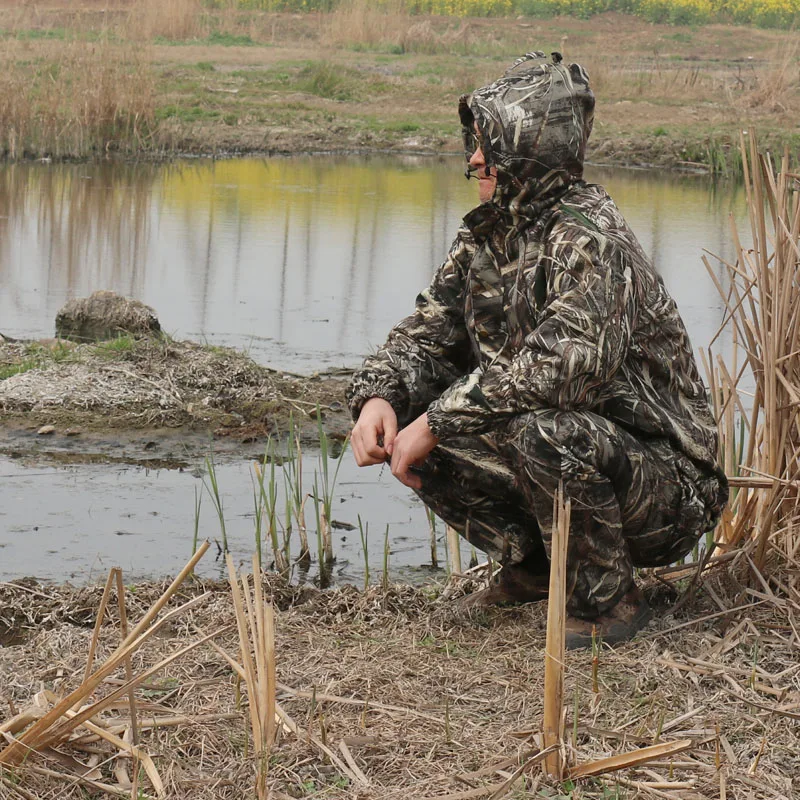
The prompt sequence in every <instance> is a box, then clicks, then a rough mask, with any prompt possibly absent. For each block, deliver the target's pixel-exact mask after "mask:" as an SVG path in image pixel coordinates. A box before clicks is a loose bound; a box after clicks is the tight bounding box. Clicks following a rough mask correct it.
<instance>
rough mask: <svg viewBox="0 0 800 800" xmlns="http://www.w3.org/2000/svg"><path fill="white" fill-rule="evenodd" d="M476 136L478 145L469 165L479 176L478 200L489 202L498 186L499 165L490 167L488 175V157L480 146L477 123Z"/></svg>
mask: <svg viewBox="0 0 800 800" xmlns="http://www.w3.org/2000/svg"><path fill="white" fill-rule="evenodd" d="M475 136H476V141H477V142H478V147H477V149H476V150H475V152H474V153H473V154H472V157H471V158H470V160H469V165H470V167H472V168H473V169H474V170H475V174H476V175H477V176H478V200H479V201H480V202H481V203H488V202H489V201H490V200H491V199H492V198H493V197H494V190H495V187H496V186H497V167H490V168H489V170H488V172H489V174H488V175H487V174H486V172H487V170H486V159H484V157H483V151H482V150H481V146H480V135H479V131H478V126H477V125H475Z"/></svg>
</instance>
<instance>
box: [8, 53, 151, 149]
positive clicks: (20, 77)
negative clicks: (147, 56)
mask: <svg viewBox="0 0 800 800" xmlns="http://www.w3.org/2000/svg"><path fill="white" fill-rule="evenodd" d="M29 50H30V45H29V44H28V43H27V42H25V41H13V40H12V41H9V42H4V44H3V48H2V54H1V55H0V120H2V126H0V155H5V156H7V157H8V158H11V159H17V158H23V157H31V156H42V155H47V156H50V157H53V158H74V157H86V156H88V155H92V154H94V155H102V154H107V153H108V152H109V151H123V152H131V151H135V150H136V151H138V150H147V149H149V147H150V144H149V142H150V138H151V136H152V133H153V130H154V127H155V102H154V89H155V82H154V76H153V74H152V73H151V72H150V71H149V69H148V68H147V67H146V65H145V63H144V61H143V60H142V58H141V54H140V53H137V52H136V51H134V50H133V49H132V48H129V47H127V46H125V45H122V46H120V45H111V44H109V43H107V42H106V43H103V42H92V43H87V42H85V41H63V42H55V43H52V42H51V43H50V46H49V53H48V59H47V61H46V62H44V63H41V62H38V61H36V60H34V61H32V60H31V54H30V52H29Z"/></svg>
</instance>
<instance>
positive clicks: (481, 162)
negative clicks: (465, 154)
mask: <svg viewBox="0 0 800 800" xmlns="http://www.w3.org/2000/svg"><path fill="white" fill-rule="evenodd" d="M469 165H470V167H472V169H478V168H479V167H483V166H486V159H485V158H484V157H483V150H481V148H480V147H478V149H477V150H476V151H475V152H474V153H473V154H472V157H471V158H470V160H469Z"/></svg>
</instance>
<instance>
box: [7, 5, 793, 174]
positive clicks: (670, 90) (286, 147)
mask: <svg viewBox="0 0 800 800" xmlns="http://www.w3.org/2000/svg"><path fill="white" fill-rule="evenodd" d="M24 8H28V9H30V8H32V7H31V6H26V7H24ZM36 9H37V11H36V13H35V14H33V13H32V12H30V10H29V11H28V12H24V11H21V10H20V7H19V6H18V5H17V4H11V3H8V2H7V3H5V6H4V7H2V6H0V28H2V29H4V30H6V31H9V32H10V34H9V35H11V36H12V38H13V36H16V37H17V39H19V40H20V41H21V44H20V47H22V51H21V52H20V54H19V56H18V58H19V59H31V63H36V62H37V61H39V60H45V61H46V60H47V59H52V58H56V59H57V58H58V52H59V50H60V49H61V48H63V47H64V46H65V41H66V40H68V39H69V37H70V36H72V35H77V36H82V35H83V36H87V35H89V34H88V33H87V31H89V32H91V31H94V32H95V33H94V34H92V35H95V34H96V32H97V31H98V30H104V31H109V30H110V31H113V32H114V34H115V37H116V38H115V39H114V40H113V42H112V44H111V45H109V46H111V47H112V48H113V47H117V48H121V49H122V48H130V47H131V45H130V42H131V41H135V45H134V51H135V53H136V58H138V59H141V60H143V61H144V62H146V63H147V65H148V66H149V68H150V70H151V72H152V75H153V79H154V81H155V84H154V85H155V89H154V91H155V100H154V103H155V115H156V118H157V119H158V121H159V130H158V135H157V136H155V137H154V138H153V139H152V140H151V141H150V142H149V144H148V146H147V149H148V151H149V153H150V154H151V155H152V154H153V153H159V152H160V153H181V152H182V153H205V154H211V153H213V154H221V153H226V154H234V153H248V152H267V153H298V152H316V151H326V152H327V151H348V152H353V151H375V150H390V151H391V150H395V151H404V152H422V153H441V152H456V151H458V150H459V148H460V144H459V136H458V121H457V114H456V107H457V98H458V96H459V94H461V93H462V92H465V91H469V90H470V89H472V88H474V87H475V86H478V85H481V84H483V83H485V82H487V81H489V80H492V79H494V78H496V77H497V76H498V75H499V74H500V73H501V72H502V70H503V69H505V67H506V66H507V65H508V63H509V62H510V61H511V60H512V59H513V58H515V57H516V56H517V55H519V54H520V53H522V52H525V51H527V50H531V49H534V48H538V49H542V50H544V51H546V52H550V51H552V50H559V51H563V52H564V54H565V56H566V58H567V59H569V60H575V61H579V62H580V63H582V64H584V66H585V67H586V68H587V70H588V72H589V74H590V76H591V78H592V81H593V86H594V88H595V93H596V95H597V98H598V107H597V116H596V123H595V130H594V134H593V137H592V141H591V143H590V149H589V158H590V159H591V160H592V161H594V162H596V163H604V164H614V165H620V164H626V165H659V166H664V167H679V168H709V167H710V168H712V169H716V170H723V169H727V168H733V169H735V167H736V162H737V155H736V146H735V145H736V140H737V137H738V132H739V131H740V130H741V129H742V128H751V127H753V126H755V127H756V128H757V130H758V132H759V135H760V137H761V140H762V142H764V143H765V144H768V145H771V146H773V147H775V148H780V147H782V146H783V145H784V144H789V145H790V146H791V147H794V148H796V146H797V144H798V142H800V127H798V123H797V120H798V110H800V81H799V80H798V77H799V75H798V46H797V39H796V34H794V33H792V32H783V31H774V30H761V29H754V28H746V27H733V26H730V27H729V26H722V25H708V26H701V27H673V26H668V25H653V24H651V23H647V22H645V21H643V20H641V19H638V18H635V17H630V16H626V15H620V14H614V13H608V14H602V15H599V16H595V17H592V18H591V19H588V20H580V19H568V18H555V19H533V18H525V19H469V20H463V21H462V20H458V19H454V18H420V17H411V16H408V15H406V16H402V17H397V18H396V19H395V18H391V19H389V18H387V19H386V21H385V23H384V25H383V26H382V27H380V26H378V27H377V28H375V26H373V28H371V29H369V30H366V29H364V30H362V29H361V28H358V27H357V26H355V25H351V26H350V27H349V28H348V27H347V26H346V25H344V24H343V21H342V20H337V19H336V18H335V15H317V14H266V13H255V12H252V13H241V14H236V13H234V12H228V13H226V14H222V13H220V14H217V15H214V14H211V13H207V14H205V15H204V16H203V17H202V18H198V19H197V20H189V21H187V22H186V26H188V27H186V30H184V31H183V33H182V34H180V36H181V38H172V39H170V38H168V37H167V36H164V35H160V36H159V35H155V33H154V31H156V28H153V27H152V25H151V26H150V27H148V28H147V32H148V35H145V34H144V33H142V32H141V30H140V28H141V25H140V26H139V27H138V28H137V20H136V18H135V17H131V16H129V13H130V12H129V9H130V4H129V3H116V4H110V5H108V6H103V8H99V7H98V4H94V5H86V4H84V5H82V6H81V7H80V8H79V9H76V8H75V7H74V6H70V5H67V4H65V3H63V2H61V3H59V2H53V3H50V4H48V5H47V6H46V7H40V6H36ZM344 22H346V21H344ZM153 24H155V23H153ZM365 24H366V23H365ZM362 27H363V26H362ZM343 28H344V31H343ZM137 30H138V31H139V34H137ZM165 30H167V29H166V28H165ZM170 30H171V29H170ZM177 35H178V34H173V36H177ZM148 36H149V38H148ZM125 37H127V39H128V41H126V38H125ZM137 37H138V38H137ZM142 37H144V41H142ZM93 46H95V45H93Z"/></svg>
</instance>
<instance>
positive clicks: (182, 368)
mask: <svg viewBox="0 0 800 800" xmlns="http://www.w3.org/2000/svg"><path fill="white" fill-rule="evenodd" d="M0 376H3V377H4V378H5V379H4V380H0V411H2V412H3V414H4V416H5V418H6V421H7V422H9V421H12V420H14V419H17V420H21V421H24V422H26V423H27V424H29V425H37V424H40V425H45V424H48V425H49V424H52V425H56V426H57V428H59V429H61V430H63V429H65V428H70V427H75V426H78V427H81V428H83V429H94V428H98V427H99V428H102V429H112V428H143V427H178V426H182V425H186V426H193V427H197V428H210V429H212V430H213V429H215V428H221V429H226V430H228V431H229V432H231V433H235V432H236V431H237V430H238V429H241V430H242V431H247V432H248V435H265V434H266V433H267V432H269V431H270V430H272V429H273V427H274V426H275V425H280V426H281V427H282V428H284V429H285V428H287V426H288V419H289V415H290V413H294V415H295V416H296V417H298V418H304V417H305V418H307V417H309V416H311V415H312V414H314V413H315V412H316V408H317V405H319V406H320V407H321V408H322V410H323V411H325V412H327V413H331V412H332V413H334V414H335V413H337V412H341V410H342V405H341V395H342V392H343V388H344V383H343V379H342V378H341V377H337V376H335V375H328V376H316V377H309V378H304V377H302V376H293V375H287V374H285V373H279V372H276V371H274V370H271V369H268V368H266V367H262V366H259V365H258V364H256V363H255V362H254V361H253V360H252V359H251V358H249V357H248V356H246V355H244V354H243V353H239V352H237V351H235V350H232V349H229V348H222V347H212V346H207V345H201V344H196V343H194V342H181V341H175V340H173V339H170V338H169V337H166V336H160V337H150V338H143V339H135V338H133V337H121V338H119V339H112V340H109V341H107V342H99V343H97V344H81V345H75V344H73V343H71V342H70V343H65V342H63V341H61V340H52V341H51V342H47V343H20V342H16V343H15V342H11V343H9V342H0ZM331 404H334V405H333V406H331Z"/></svg>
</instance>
